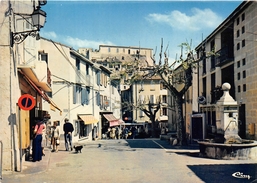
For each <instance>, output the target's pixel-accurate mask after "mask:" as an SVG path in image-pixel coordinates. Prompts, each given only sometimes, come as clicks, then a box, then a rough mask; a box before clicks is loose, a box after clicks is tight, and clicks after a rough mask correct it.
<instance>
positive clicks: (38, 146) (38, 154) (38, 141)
mask: <svg viewBox="0 0 257 183" xmlns="http://www.w3.org/2000/svg"><path fill="white" fill-rule="evenodd" d="M44 129H45V124H44V122H43V121H42V120H38V119H37V120H36V125H35V128H34V131H33V133H34V138H33V142H32V159H33V162H35V161H40V160H42V133H43V130H44Z"/></svg>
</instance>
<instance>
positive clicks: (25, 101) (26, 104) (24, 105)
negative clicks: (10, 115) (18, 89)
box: [18, 94, 36, 111]
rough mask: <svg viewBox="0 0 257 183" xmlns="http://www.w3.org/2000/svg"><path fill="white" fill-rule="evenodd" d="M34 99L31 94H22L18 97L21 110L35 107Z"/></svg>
mask: <svg viewBox="0 0 257 183" xmlns="http://www.w3.org/2000/svg"><path fill="white" fill-rule="evenodd" d="M35 104H36V101H35V99H34V97H33V96H31V95H29V94H24V95H22V96H21V97H20V98H19V101H18V106H19V107H20V108H21V109H23V110H27V111H29V110H31V109H33V107H35Z"/></svg>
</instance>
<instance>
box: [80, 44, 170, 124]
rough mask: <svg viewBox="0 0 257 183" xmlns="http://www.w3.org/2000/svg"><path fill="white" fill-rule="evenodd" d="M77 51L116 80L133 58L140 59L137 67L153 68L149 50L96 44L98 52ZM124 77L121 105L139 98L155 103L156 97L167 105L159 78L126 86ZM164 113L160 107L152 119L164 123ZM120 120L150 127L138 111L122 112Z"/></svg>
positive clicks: (166, 116) (166, 117) (148, 121)
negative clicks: (108, 71)
mask: <svg viewBox="0 0 257 183" xmlns="http://www.w3.org/2000/svg"><path fill="white" fill-rule="evenodd" d="M78 51H79V52H80V53H81V54H83V55H85V56H86V57H87V58H89V59H90V60H91V61H93V62H96V63H99V64H102V65H104V66H106V67H108V68H109V69H110V70H111V71H112V77H116V76H117V78H120V75H119V74H120V72H121V71H122V70H123V69H124V67H126V66H127V65H130V64H131V62H135V59H138V60H140V64H141V65H140V67H141V68H145V67H148V66H153V61H152V54H153V53H152V49H149V48H140V47H126V46H111V45H100V46H99V50H92V49H87V48H80V49H79V50H78ZM117 74H118V75H117ZM127 77H128V78H125V79H123V80H121V81H120V92H121V101H122V102H123V103H124V102H128V103H133V104H134V105H137V104H138V101H139V100H142V99H144V100H146V101H149V100H152V102H156V101H157V100H159V98H160V99H161V100H162V101H164V103H166V102H167V90H166V89H165V88H163V87H162V84H161V79H160V78H159V79H158V78H153V79H146V80H144V81H137V82H136V83H134V84H132V85H130V84H128V83H126V80H127V79H129V75H128V76H127ZM140 97H141V98H140ZM167 110H168V109H167V106H165V105H162V106H161V109H160V110H159V111H158V113H157V115H156V120H157V121H158V122H162V123H167V122H168V114H167V113H168V111H167ZM122 119H123V121H125V122H126V123H127V124H128V123H138V124H143V125H144V124H146V127H147V126H148V125H147V124H149V123H150V126H151V122H150V120H149V118H148V117H147V116H146V115H144V114H143V112H142V111H140V110H139V109H134V110H132V111H130V110H126V109H122ZM163 125H164V124H163ZM165 126H166V124H165Z"/></svg>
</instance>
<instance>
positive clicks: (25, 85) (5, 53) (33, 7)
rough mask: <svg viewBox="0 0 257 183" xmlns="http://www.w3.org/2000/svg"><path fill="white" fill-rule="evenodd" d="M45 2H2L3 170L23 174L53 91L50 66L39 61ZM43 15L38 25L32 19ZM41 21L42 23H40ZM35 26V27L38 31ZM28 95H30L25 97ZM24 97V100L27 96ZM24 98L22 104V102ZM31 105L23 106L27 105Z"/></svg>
mask: <svg viewBox="0 0 257 183" xmlns="http://www.w3.org/2000/svg"><path fill="white" fill-rule="evenodd" d="M44 5H45V1H44V2H43V1H0V20H1V28H0V30H1V31H0V37H1V39H0V53H1V54H0V69H1V73H2V75H1V78H0V81H1V86H0V89H1V96H0V100H1V107H0V108H1V110H0V116H1V122H0V123H1V129H0V142H1V145H2V146H1V154H2V155H3V156H2V157H3V159H2V166H1V167H2V170H3V171H14V170H21V165H22V161H24V158H26V155H28V152H29V150H30V147H31V145H30V144H31V131H32V126H33V125H34V120H35V118H36V117H39V118H43V117H47V111H43V109H42V102H43V101H44V100H46V101H47V103H49V104H51V103H52V101H50V100H49V98H48V97H47V95H45V92H50V91H51V88H50V86H49V83H48V80H47V79H48V78H47V65H46V63H45V62H40V61H38V55H37V48H38V42H37V39H38V33H39V30H40V28H42V27H43V25H44V23H45V17H46V13H45V12H44V11H43V10H41V9H40V8H41V7H42V9H43V6H44ZM39 12H40V14H41V15H43V17H40V18H43V19H42V22H41V21H39V22H40V23H43V24H41V25H37V22H35V21H34V19H32V18H33V15H35V14H37V13H39ZM37 20H39V19H37ZM35 26H36V27H35ZM25 94H27V95H25ZM24 95H25V96H24ZM21 97H23V98H22V100H20V99H21ZM23 100H25V101H30V102H29V103H26V102H25V103H24V101H23Z"/></svg>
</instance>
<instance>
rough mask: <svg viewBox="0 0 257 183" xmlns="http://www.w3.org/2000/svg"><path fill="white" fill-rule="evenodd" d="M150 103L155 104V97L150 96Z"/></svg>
mask: <svg viewBox="0 0 257 183" xmlns="http://www.w3.org/2000/svg"><path fill="white" fill-rule="evenodd" d="M150 103H151V104H155V95H150Z"/></svg>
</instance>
